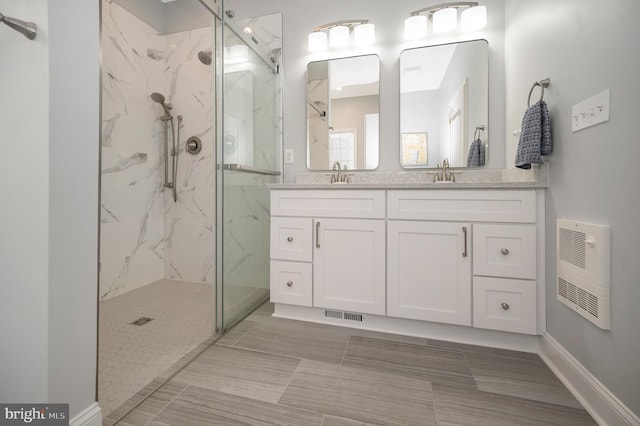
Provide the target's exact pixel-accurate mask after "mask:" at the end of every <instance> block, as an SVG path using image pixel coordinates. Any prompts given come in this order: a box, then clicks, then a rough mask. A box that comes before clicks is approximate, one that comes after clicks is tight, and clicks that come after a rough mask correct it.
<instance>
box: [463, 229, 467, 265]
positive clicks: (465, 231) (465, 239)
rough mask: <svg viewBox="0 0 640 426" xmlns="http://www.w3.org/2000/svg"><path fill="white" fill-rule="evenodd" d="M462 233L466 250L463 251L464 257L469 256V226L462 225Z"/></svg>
mask: <svg viewBox="0 0 640 426" xmlns="http://www.w3.org/2000/svg"><path fill="white" fill-rule="evenodd" d="M462 233H463V234H464V251H463V252H462V257H467V227H466V226H463V227H462Z"/></svg>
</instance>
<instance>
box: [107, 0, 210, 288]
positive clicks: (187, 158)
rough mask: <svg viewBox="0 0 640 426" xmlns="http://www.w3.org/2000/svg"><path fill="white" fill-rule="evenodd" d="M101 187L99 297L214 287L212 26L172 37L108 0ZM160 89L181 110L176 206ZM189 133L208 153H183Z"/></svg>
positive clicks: (178, 110)
mask: <svg viewBox="0 0 640 426" xmlns="http://www.w3.org/2000/svg"><path fill="white" fill-rule="evenodd" d="M102 4H103V9H102V16H103V27H102V28H103V34H102V64H103V65H102V72H103V78H102V81H103V83H102V84H103V89H102V90H103V96H102V117H103V122H102V188H101V198H102V199H101V203H102V204H101V215H102V229H101V262H102V265H101V279H100V297H101V299H108V298H111V297H113V296H117V295H118V294H122V293H124V292H127V291H130V290H133V289H135V288H138V287H141V286H144V285H146V284H150V283H152V282H155V281H157V280H159V279H162V278H171V279H180V280H184V281H194V282H209V283H213V263H214V262H213V261H214V259H213V248H214V239H213V238H214V233H213V226H214V177H215V168H214V140H215V139H214V133H215V132H214V123H215V117H214V90H213V75H212V73H213V67H211V66H205V65H203V64H202V63H201V62H200V61H199V60H198V59H197V53H198V52H199V51H200V50H208V49H211V48H212V46H213V30H212V29H211V28H201V29H196V30H192V31H186V32H181V33H176V34H170V35H166V36H162V35H159V34H158V32H157V31H156V30H154V29H153V28H151V27H150V26H148V25H147V24H145V23H144V22H142V21H141V20H139V19H138V18H136V17H135V16H133V15H131V14H130V13H129V12H127V11H126V10H124V9H123V8H121V7H120V6H118V5H116V4H115V3H112V2H110V1H108V0H104V1H103V3H102ZM152 92H160V93H162V94H163V95H165V97H166V98H167V102H171V103H172V104H173V109H172V114H173V115H174V116H177V115H182V116H183V125H182V127H181V131H180V132H181V138H180V149H179V151H180V153H179V170H178V176H177V179H176V184H177V188H178V202H177V203H174V202H173V200H172V198H171V196H170V193H169V192H170V191H169V190H166V191H165V190H164V188H163V183H164V181H163V180H164V144H163V125H162V122H161V121H160V120H159V117H160V116H161V115H162V108H161V107H160V106H159V105H158V104H156V103H154V102H153V101H152V100H151V99H150V95H151V93H152ZM190 136H198V137H200V138H201V140H202V142H203V149H202V151H201V152H200V154H198V155H196V156H192V155H190V154H187V153H185V151H184V143H185V141H186V139H187V138H188V137H190Z"/></svg>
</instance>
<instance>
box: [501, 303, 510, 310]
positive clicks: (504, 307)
mask: <svg viewBox="0 0 640 426" xmlns="http://www.w3.org/2000/svg"><path fill="white" fill-rule="evenodd" d="M500 306H502V309H504V310H505V311H508V310H509V304H508V303H505V302H502V304H501V305H500Z"/></svg>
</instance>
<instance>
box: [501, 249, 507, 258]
mask: <svg viewBox="0 0 640 426" xmlns="http://www.w3.org/2000/svg"><path fill="white" fill-rule="evenodd" d="M500 253H502V254H504V255H505V256H506V255H508V254H509V249H506V248H503V249H501V250H500Z"/></svg>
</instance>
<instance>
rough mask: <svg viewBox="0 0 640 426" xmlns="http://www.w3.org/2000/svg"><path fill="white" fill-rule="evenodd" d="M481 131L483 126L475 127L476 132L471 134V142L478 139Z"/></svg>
mask: <svg viewBox="0 0 640 426" xmlns="http://www.w3.org/2000/svg"><path fill="white" fill-rule="evenodd" d="M483 130H484V124H481V125H479V126H476V130H475V132H473V140H474V141H475V140H476V139H478V138H479V137H480V133H482V131H483Z"/></svg>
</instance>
